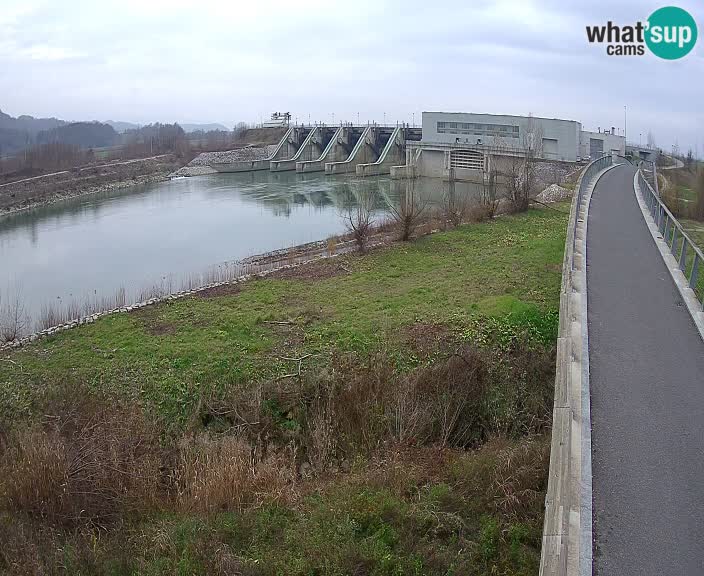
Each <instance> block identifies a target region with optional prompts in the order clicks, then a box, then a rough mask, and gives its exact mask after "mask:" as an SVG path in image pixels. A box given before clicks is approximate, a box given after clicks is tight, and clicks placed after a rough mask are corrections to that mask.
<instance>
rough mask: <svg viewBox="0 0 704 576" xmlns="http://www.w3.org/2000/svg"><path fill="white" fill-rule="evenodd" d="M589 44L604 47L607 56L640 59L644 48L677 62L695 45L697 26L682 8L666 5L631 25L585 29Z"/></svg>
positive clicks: (589, 27) (611, 25)
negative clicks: (638, 57)
mask: <svg viewBox="0 0 704 576" xmlns="http://www.w3.org/2000/svg"><path fill="white" fill-rule="evenodd" d="M587 40H589V43H590V44H606V53H607V54H608V55H609V56H643V55H644V54H645V49H646V48H648V49H649V50H650V51H651V52H652V53H653V54H655V55H656V56H659V57H660V58H664V59H665V60H677V59H678V58H682V57H683V56H686V55H687V54H689V53H690V52H691V50H692V48H694V45H695V44H696V42H697V23H696V22H695V21H694V18H692V16H691V15H690V14H689V12H687V11H686V10H683V9H682V8H677V7H675V6H666V7H664V8H660V9H658V10H656V11H655V12H653V13H652V14H651V15H650V17H649V18H648V19H647V20H646V21H645V23H643V22H636V23H635V24H634V25H632V26H617V25H616V24H614V23H613V22H611V21H609V22H607V23H606V25H605V26H604V25H601V26H587Z"/></svg>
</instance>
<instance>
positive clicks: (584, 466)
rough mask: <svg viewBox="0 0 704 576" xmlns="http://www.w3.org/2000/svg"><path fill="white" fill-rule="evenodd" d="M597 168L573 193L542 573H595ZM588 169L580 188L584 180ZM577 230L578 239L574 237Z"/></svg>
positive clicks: (587, 575)
mask: <svg viewBox="0 0 704 576" xmlns="http://www.w3.org/2000/svg"><path fill="white" fill-rule="evenodd" d="M613 167H614V166H613V165H612V166H609V167H607V168H606V169H604V170H602V171H600V172H599V173H597V174H596V175H595V176H594V178H593V180H592V181H591V182H590V183H589V185H588V189H587V191H586V192H585V194H584V196H583V198H582V202H581V204H580V205H578V204H577V202H578V197H579V195H578V194H575V195H574V197H573V202H572V206H571V209H570V220H569V224H568V226H567V236H566V242H565V255H564V259H563V264H562V287H561V290H560V323H559V328H558V339H557V362H556V373H555V402H554V406H553V430H552V441H551V447H550V471H549V476H548V490H547V494H546V496H545V522H544V526H543V547H542V551H541V560H540V575H541V576H548V575H551V576H552V575H556V576H557V575H559V576H566V575H570V576H591V573H592V484H591V482H592V476H591V416H590V410H591V401H590V392H589V349H588V326H587V322H586V319H587V296H586V284H587V283H586V246H587V244H586V243H587V219H588V218H587V217H588V215H589V203H590V201H591V195H592V192H593V191H594V188H595V186H596V184H597V182H598V181H599V178H601V176H602V175H603V174H605V173H606V172H607V171H608V170H610V169H611V168H613ZM583 178H584V172H583V173H582V175H581V176H580V178H579V180H578V182H577V186H576V188H575V189H576V190H579V189H580V187H581V186H582V179H583ZM575 233H576V241H575V242H574V246H573V243H572V241H571V239H572V238H573V234H575Z"/></svg>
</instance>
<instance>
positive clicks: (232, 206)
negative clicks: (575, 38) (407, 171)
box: [0, 171, 476, 328]
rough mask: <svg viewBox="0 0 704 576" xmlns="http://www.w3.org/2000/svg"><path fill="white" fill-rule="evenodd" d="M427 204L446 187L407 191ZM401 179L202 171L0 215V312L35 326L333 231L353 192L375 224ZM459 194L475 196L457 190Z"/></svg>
mask: <svg viewBox="0 0 704 576" xmlns="http://www.w3.org/2000/svg"><path fill="white" fill-rule="evenodd" d="M414 185H415V186H416V190H419V191H420V192H419V193H420V194H421V195H423V196H424V197H426V198H428V199H429V200H430V202H431V203H434V202H439V201H440V200H441V198H442V196H443V194H444V193H445V192H444V190H443V186H445V189H446V187H447V184H444V185H443V184H442V183H440V182H439V181H438V180H427V181H426V180H419V181H416V183H415V184H414ZM407 186H409V183H408V181H392V180H390V179H389V178H388V177H383V176H380V177H372V178H365V179H356V178H354V177H344V176H333V177H331V176H327V177H326V176H325V175H324V174H310V175H304V174H296V173H295V172H282V173H272V172H268V171H261V172H250V173H240V174H213V175H210V176H198V177H193V178H181V179H175V180H170V181H166V182H159V183H153V184H146V185H141V186H134V187H131V188H126V189H122V190H118V191H111V192H106V193H100V194H93V195H88V196H82V197H77V198H71V199H67V200H62V201H59V202H56V203H53V204H50V205H47V206H44V207H39V208H35V209H31V210H27V211H23V212H18V213H15V214H10V215H6V216H0V298H2V301H1V302H0V309H2V308H3V307H4V309H5V311H6V312H7V306H8V304H12V306H13V307H14V308H16V304H17V302H20V303H21V307H22V310H23V313H24V314H25V315H26V316H27V317H28V324H29V325H30V326H31V328H36V327H38V326H37V323H38V321H39V319H40V316H42V314H44V315H46V310H47V309H48V308H56V309H60V308H64V309H67V308H71V307H74V308H75V306H78V307H79V308H80V307H81V306H82V305H83V304H84V303H86V302H88V301H94V302H95V301H98V300H100V299H105V298H108V299H109V298H111V297H114V295H115V294H116V293H117V292H118V291H123V290H124V293H125V296H124V299H125V301H126V302H127V303H130V302H134V301H137V300H138V299H140V296H144V294H145V288H148V287H153V286H161V287H162V288H164V287H167V288H166V290H167V291H169V290H172V289H174V290H175V289H178V288H179V282H180V281H181V280H182V279H183V278H187V277H189V276H192V275H194V274H200V273H203V272H204V271H205V270H206V269H208V268H211V267H214V266H218V265H223V263H227V262H232V261H236V260H240V259H243V258H246V257H248V256H251V255H255V254H261V253H264V252H268V251H270V250H275V249H280V248H286V247H290V246H294V245H297V244H302V243H306V242H311V241H315V240H323V239H325V238H328V237H330V236H332V235H335V234H339V233H342V232H344V231H345V225H344V219H343V214H344V213H345V208H346V207H347V206H349V205H353V204H354V203H355V201H356V198H358V197H359V194H360V193H361V192H367V193H368V192H371V193H373V194H374V195H375V198H376V199H377V200H376V208H377V211H378V213H379V216H380V217H381V216H382V215H383V213H384V212H386V211H387V210H388V204H389V203H393V202H396V200H397V199H398V197H399V195H400V194H402V193H403V191H404V190H406V187H407ZM463 190H464V192H467V193H469V194H476V190H473V189H471V188H470V187H467V186H465V188H464V189H463Z"/></svg>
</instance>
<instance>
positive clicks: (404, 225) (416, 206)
mask: <svg viewBox="0 0 704 576" xmlns="http://www.w3.org/2000/svg"><path fill="white" fill-rule="evenodd" d="M427 204H428V203H427V201H424V200H422V199H421V198H420V195H419V194H418V192H417V191H416V183H415V180H409V181H408V183H407V185H406V190H405V192H403V193H402V194H401V196H400V198H399V200H398V205H395V204H392V205H391V206H389V211H390V213H391V219H392V220H393V222H394V224H395V227H396V230H397V232H398V237H399V240H402V241H404V242H406V241H408V240H410V239H411V236H412V235H413V232H414V231H415V229H416V228H417V227H418V225H419V224H420V223H421V222H422V220H423V216H424V213H425V209H426V207H427Z"/></svg>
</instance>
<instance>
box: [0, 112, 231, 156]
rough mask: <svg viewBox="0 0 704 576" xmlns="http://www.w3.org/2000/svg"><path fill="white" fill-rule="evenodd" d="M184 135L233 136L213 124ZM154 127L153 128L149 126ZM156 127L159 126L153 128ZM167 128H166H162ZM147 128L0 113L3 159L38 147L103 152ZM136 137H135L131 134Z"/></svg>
mask: <svg viewBox="0 0 704 576" xmlns="http://www.w3.org/2000/svg"><path fill="white" fill-rule="evenodd" d="M179 125H180V126H181V128H182V129H183V131H184V132H186V133H189V132H198V131H202V132H210V131H224V132H230V129H229V128H227V126H225V125H223V124H219V123H212V124H179ZM148 126H151V125H148ZM154 126H156V124H154ZM163 126H167V125H163ZM143 128H145V126H144V125H142V126H140V125H139V124H136V123H134V122H124V121H119V120H108V121H107V122H66V121H65V120H59V119H58V118H34V117H33V116H24V115H23V116H18V117H17V118H14V117H12V116H10V115H9V114H5V113H4V112H2V110H0V156H13V155H15V154H18V153H19V152H22V151H23V150H24V149H26V148H29V147H31V146H34V145H36V144H47V143H50V142H51V143H54V142H57V143H62V144H70V145H75V146H79V147H81V148H103V147H106V146H114V145H116V144H120V143H122V141H123V139H124V136H123V135H125V134H127V133H133V132H135V131H140V129H143ZM132 136H134V134H132Z"/></svg>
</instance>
